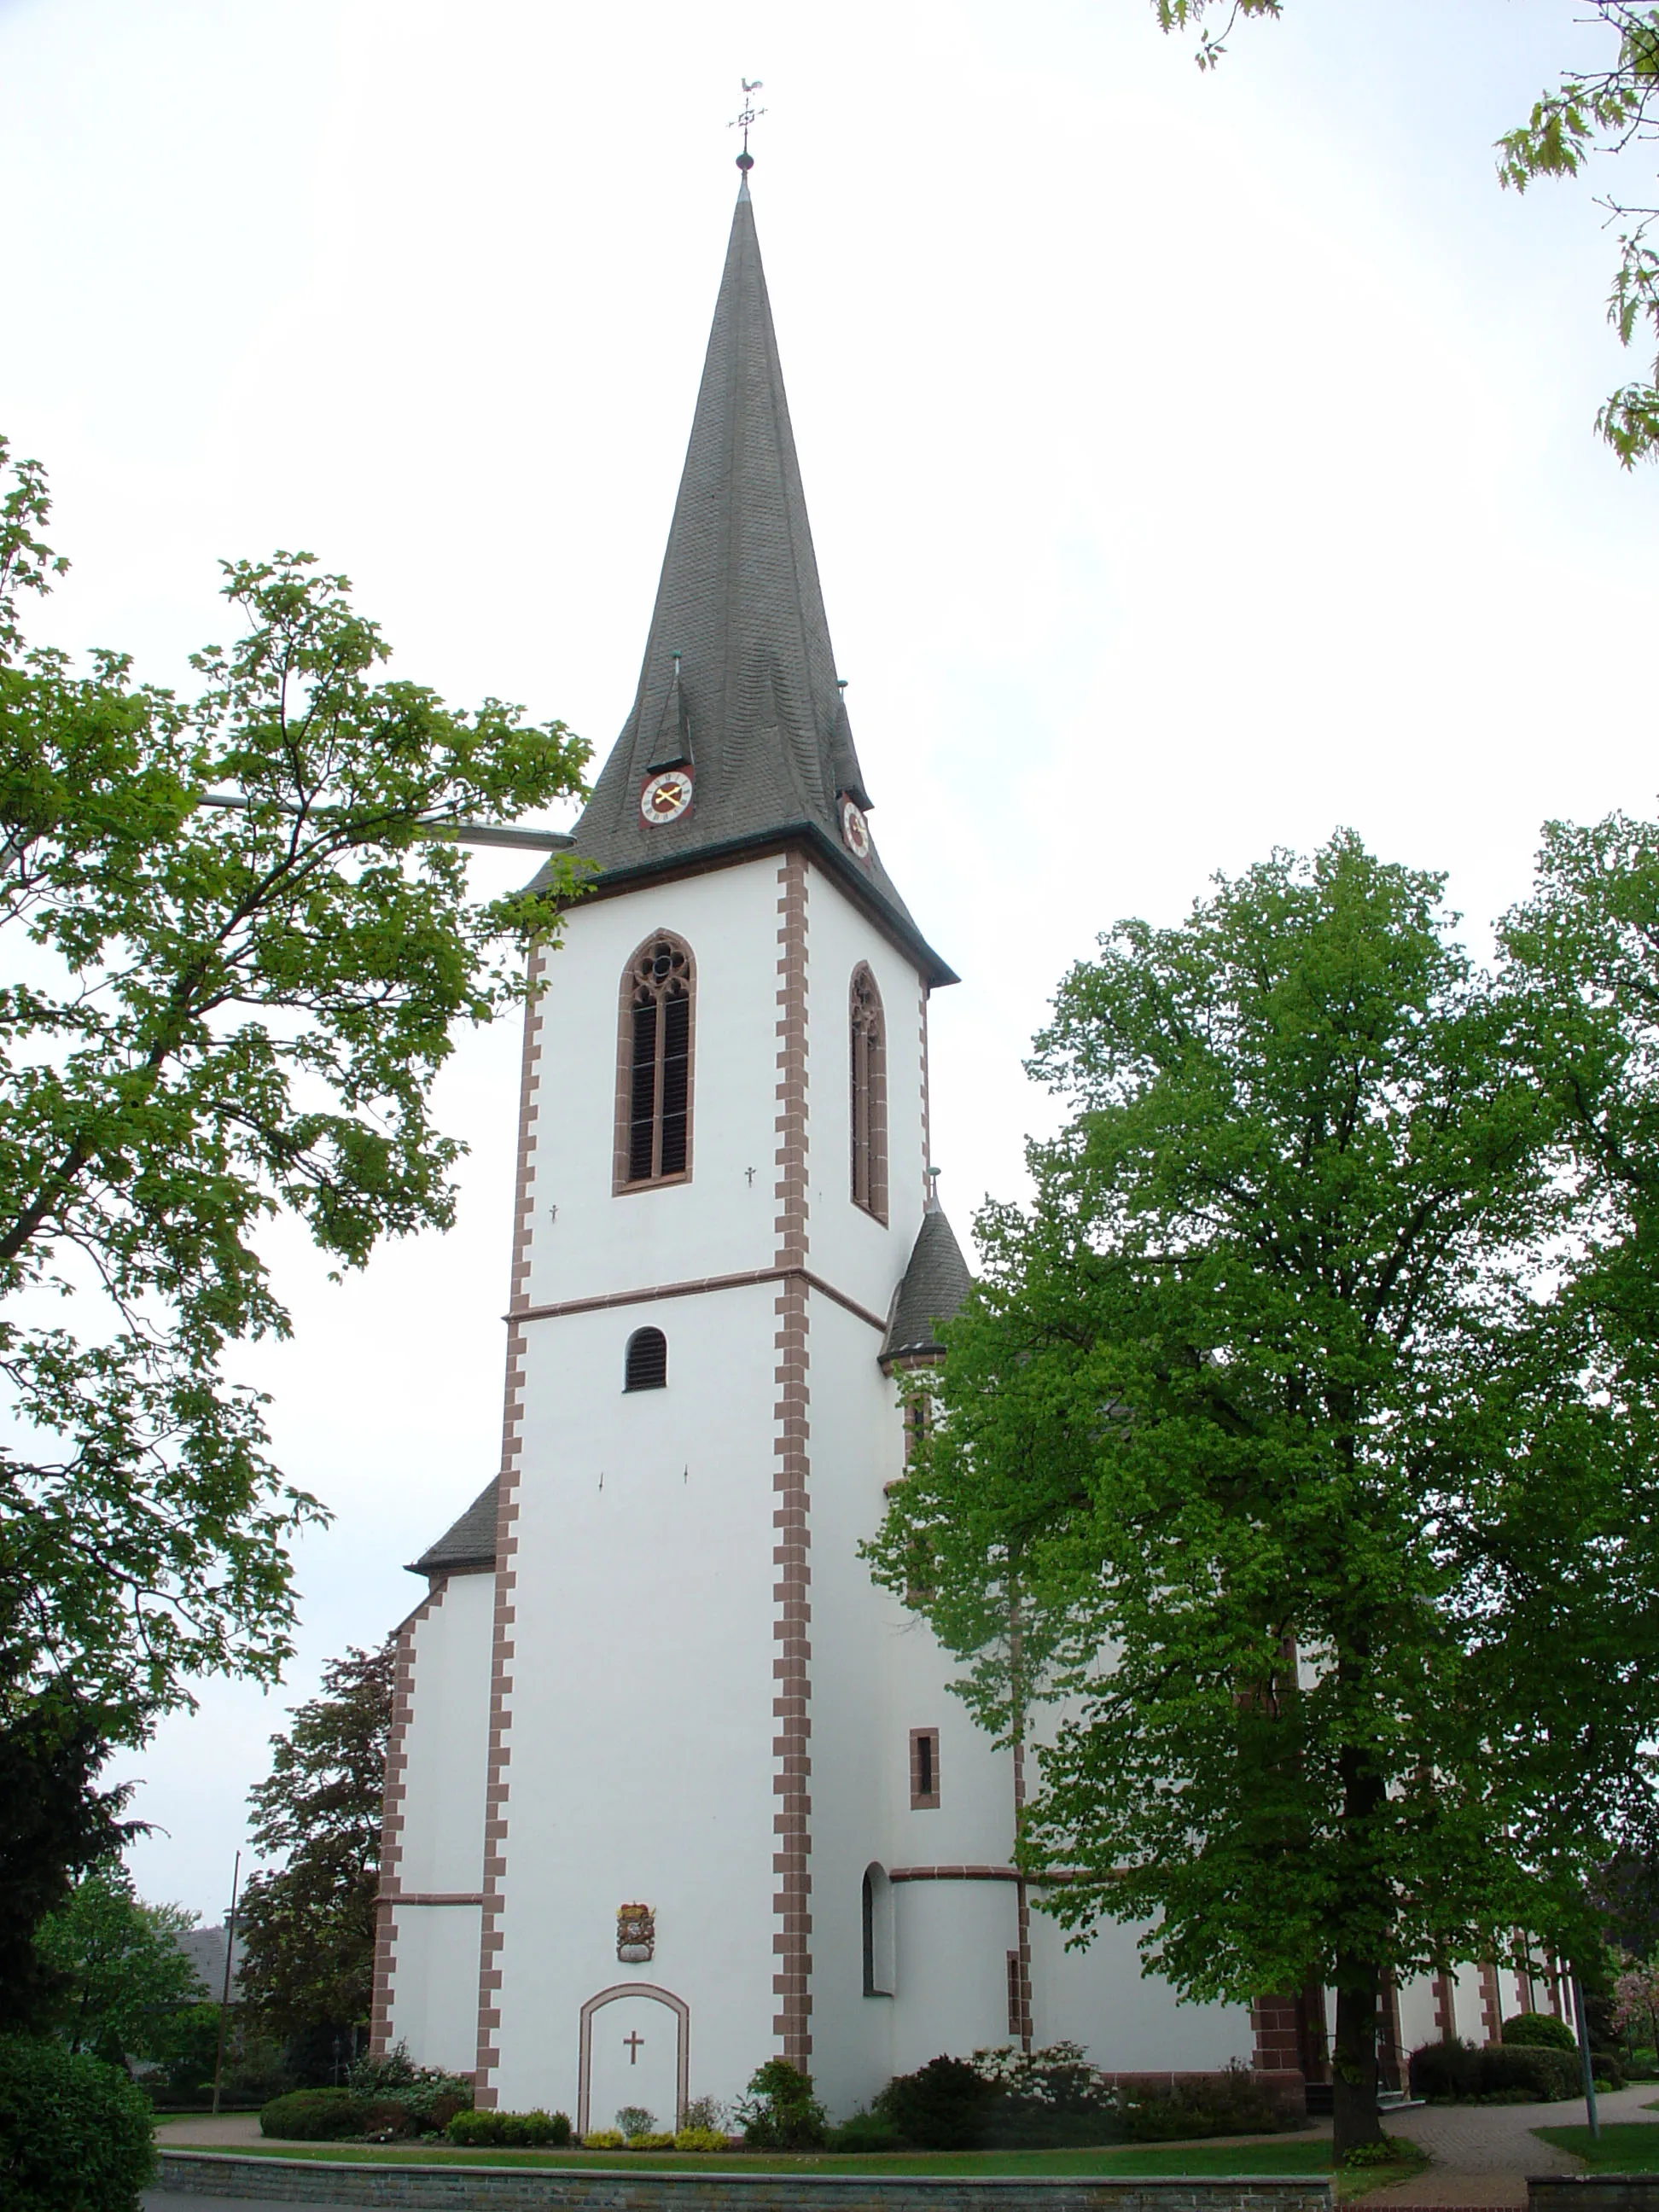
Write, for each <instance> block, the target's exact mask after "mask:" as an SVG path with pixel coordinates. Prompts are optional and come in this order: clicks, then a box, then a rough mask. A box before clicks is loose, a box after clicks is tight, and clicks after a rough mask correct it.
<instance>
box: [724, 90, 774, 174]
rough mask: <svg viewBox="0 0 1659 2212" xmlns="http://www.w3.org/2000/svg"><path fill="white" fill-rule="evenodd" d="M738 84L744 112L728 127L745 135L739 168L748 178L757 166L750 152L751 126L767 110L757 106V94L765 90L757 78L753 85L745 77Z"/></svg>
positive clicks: (733, 119) (729, 129) (734, 117)
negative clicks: (741, 93)
mask: <svg viewBox="0 0 1659 2212" xmlns="http://www.w3.org/2000/svg"><path fill="white" fill-rule="evenodd" d="M738 83H739V84H740V85H741V86H742V87H743V112H742V113H741V114H740V115H734V116H733V117H732V120H731V121H730V123H728V124H727V125H726V129H727V130H728V131H742V133H743V151H742V153H741V154H739V155H738V167H739V168H740V169H741V170H742V171H743V173H744V176H745V177H747V175H748V174H749V172H750V170H751V169H752V168H753V167H754V166H755V157H754V155H752V154H751V153H750V150H749V126H750V124H751V123H758V122H759V120H760V118H761V117H762V116H763V115H764V114H765V112H766V110H765V109H764V108H763V107H757V106H756V105H755V94H757V92H759V91H761V90H763V86H762V84H761V81H760V79H759V78H758V77H757V78H756V79H755V81H754V82H753V83H752V84H751V83H750V81H749V79H748V78H747V77H746V76H744V77H739V78H738Z"/></svg>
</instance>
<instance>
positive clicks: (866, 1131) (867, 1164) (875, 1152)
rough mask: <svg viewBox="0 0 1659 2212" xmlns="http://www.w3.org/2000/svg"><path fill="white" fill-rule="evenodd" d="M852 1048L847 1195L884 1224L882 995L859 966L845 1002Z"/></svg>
mask: <svg viewBox="0 0 1659 2212" xmlns="http://www.w3.org/2000/svg"><path fill="white" fill-rule="evenodd" d="M848 1018H849V1020H848V1025H849V1036H850V1040H851V1046H852V1055H851V1064H850V1071H849V1073H850V1084H849V1092H848V1127H849V1129H850V1133H851V1136H852V1176H851V1190H852V1197H853V1203H854V1206H862V1207H863V1209H864V1211H865V1212H866V1213H869V1214H872V1215H873V1216H874V1217H875V1218H876V1219H877V1220H878V1221H879V1222H880V1223H881V1224H882V1225H883V1226H884V1227H885V1226H886V1223H887V1066H886V1031H885V1028H884V1021H883V1017H882V1010H881V993H880V992H879V991H878V989H877V987H876V979H875V977H874V976H873V975H872V974H871V973H870V970H869V969H868V968H867V967H866V966H865V965H864V963H862V962H860V964H859V965H858V967H856V968H855V969H854V970H853V981H852V988H851V993H850V997H849V1001H848Z"/></svg>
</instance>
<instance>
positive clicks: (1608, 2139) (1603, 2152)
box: [1533, 2106, 1659, 2173]
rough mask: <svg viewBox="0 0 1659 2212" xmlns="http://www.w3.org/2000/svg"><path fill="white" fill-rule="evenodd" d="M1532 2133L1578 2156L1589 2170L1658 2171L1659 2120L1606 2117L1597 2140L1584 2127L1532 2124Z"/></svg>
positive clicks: (1650, 2108) (1606, 2171) (1594, 2171)
mask: <svg viewBox="0 0 1659 2212" xmlns="http://www.w3.org/2000/svg"><path fill="white" fill-rule="evenodd" d="M1654 2109H1656V2108H1655V2107H1653V2106H1650V2107H1649V2110H1650V2111H1652V2110H1654ZM1533 2133H1534V2135H1535V2136H1538V2137H1539V2138H1540V2139H1541V2141H1542V2142H1547V2143H1553V2144H1554V2146H1555V2148H1557V2150H1565V2151H1571V2153H1572V2155H1573V2156H1574V2157H1575V2158H1582V2159H1583V2160H1584V2162H1585V2164H1586V2165H1587V2166H1589V2169H1590V2171H1591V2172H1592V2173H1659V2121H1654V2120H1609V2121H1607V2123H1606V2124H1605V2125H1604V2126H1603V2128H1602V2130H1601V2136H1600V2139H1599V2140H1598V2139H1596V2138H1595V2137H1593V2136H1591V2134H1590V2131H1589V2129H1588V2128H1534V2130H1533Z"/></svg>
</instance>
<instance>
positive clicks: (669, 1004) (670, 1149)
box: [658, 999, 691, 1176]
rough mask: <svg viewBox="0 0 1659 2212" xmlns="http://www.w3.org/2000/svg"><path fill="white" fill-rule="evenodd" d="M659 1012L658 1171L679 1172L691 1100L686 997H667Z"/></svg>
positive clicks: (689, 1018)
mask: <svg viewBox="0 0 1659 2212" xmlns="http://www.w3.org/2000/svg"><path fill="white" fill-rule="evenodd" d="M663 1016H664V1019H663V1054H662V1166H661V1168H660V1169H659V1170H658V1172H659V1174H662V1175H665V1176H670V1175H683V1174H684V1172H685V1122H686V1112H687V1109H688V1108H689V1107H690V1103H691V1001H690V999H670V1000H667V1001H666V1003H665V1006H664V1007H663Z"/></svg>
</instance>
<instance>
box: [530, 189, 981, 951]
mask: <svg viewBox="0 0 1659 2212" xmlns="http://www.w3.org/2000/svg"><path fill="white" fill-rule="evenodd" d="M676 656H678V662H677V659H676ZM680 765H689V766H690V769H691V771H692V779H693V800H692V805H691V806H690V809H689V811H687V812H686V813H684V815H682V816H681V817H680V818H679V819H678V821H676V822H671V823H650V824H647V823H645V822H644V821H642V820H641V816H640V793H641V788H642V787H643V785H644V783H645V781H646V780H647V777H648V776H649V775H652V774H653V773H654V772H655V771H656V770H658V769H664V768H669V767H674V766H680ZM843 794H846V795H848V796H850V797H852V798H853V799H855V800H856V801H857V802H858V804H859V805H860V806H861V807H864V808H867V807H868V805H869V804H870V796H869V793H868V792H867V790H866V787H865V782H864V774H863V770H862V769H861V768H860V765H859V758H858V753H857V750H856V749H855V747H854V743H853V732H852V726H851V724H850V723H849V722H848V718H847V708H846V703H845V701H844V699H843V697H842V693H841V691H840V690H839V688H838V686H837V684H836V658H835V653H834V651H833V650H832V648H831V646H830V643H829V623H828V621H827V620H826V618H825V616H824V611H823V593H822V592H821V591H820V589H819V586H818V570H817V560H816V558H815V557H814V555H813V551H812V532H811V526H810V525H809V524H808V521H807V517H806V498H805V493H804V491H803V490H802V488H801V479H800V467H799V462H798V461H797V459H796V458H795V441H794V435H793V431H792V430H791V428H790V423H789V407H788V402H787V399H786V398H785V397H784V390H783V372H782V368H781V366H780V363H779V360H778V344H777V338H776V335H775V332H774V331H773V328H772V310H771V307H770V305H769V301H768V299H767V295H766V276H765V272H764V270H763V269H762V266H761V257H760V242H759V240H758V239H757V236H756V233H755V211H754V208H753V206H752V204H750V197H749V185H748V180H747V179H746V178H745V179H744V185H743V188H742V190H741V191H739V192H738V204H737V210H736V212H735V214H734V215H733V216H732V236H731V241H730V244H729V245H728V246H727V248H726V270H725V273H724V275H723V276H722V277H721V279H720V295H719V298H718V300H717V301H716V303H715V307H714V326H713V328H712V330H711V331H710V332H709V337H708V356H707V359H706V361H705V362H704V364H703V372H702V386H701V387H700V388H699V390H698V393H697V404H696V414H695V416H693V418H692V423H691V439H690V445H689V446H688V447H687V449H686V456H685V467H684V473H683V474H682V476H681V478H680V488H679V495H678V499H677V500H676V501H675V503H674V519H673V521H672V524H671V526H670V529H669V533H668V550H667V552H666V553H665V556H664V558H663V564H662V576H661V580H660V581H659V584H658V586H657V603H656V607H655V611H653V615H652V617H651V629H650V635H649V637H648V639H647V643H646V648H645V659H644V662H643V664H642V665H641V670H640V682H639V690H638V692H637V694H636V696H635V701H634V707H633V711H632V712H631V713H630V714H629V718H628V720H627V722H626V723H625V724H624V725H623V731H622V734H621V736H620V737H619V738H617V742H616V744H615V745H614V746H613V747H612V748H611V755H610V757H609V759H608V760H607V761H606V762H605V767H604V769H602V770H601V772H600V775H599V781H598V783H597V784H596V785H595V787H594V790H593V796H592V799H590V800H589V801H588V804H587V806H586V811H584V812H583V814H582V817H581V819H580V822H578V823H577V824H576V828H575V831H574V840H573V848H574V853H575V854H577V855H578V856H580V857H582V858H586V860H591V861H593V862H595V863H597V865H598V866H599V870H600V871H601V875H602V884H601V886H600V887H599V888H603V887H608V886H609V885H610V884H618V885H620V884H623V883H625V882H628V881H630V880H632V879H634V878H637V877H639V876H641V875H649V874H653V873H655V872H658V871H659V870H663V869H668V868H671V869H673V870H674V871H675V872H678V871H679V870H681V869H682V868H684V866H687V865H688V863H689V864H690V865H691V866H697V865H699V864H706V863H709V862H713V861H714V860H716V859H720V858H725V857H727V856H736V855H737V854H740V853H741V852H742V851H743V850H744V848H748V847H759V846H763V845H766V844H775V842H777V841H778V839H779V838H780V836H792V837H796V836H798V837H799V838H800V839H802V841H803V842H805V843H806V844H807V845H808V847H809V848H811V851H812V854H813V857H814V858H815V859H816V860H818V861H820V862H821V863H822V864H823V865H824V866H827V867H828V868H829V869H831V870H832V871H834V872H835V873H836V875H837V876H838V878H840V879H841V880H842V882H843V883H845V884H847V886H848V889H849V890H852V891H853V893H854V896H857V897H858V898H860V901H861V902H864V903H866V905H868V906H869V907H871V908H873V909H874V910H875V912H876V913H877V915H878V916H879V917H880V918H882V919H884V921H886V922H887V923H888V925H889V926H890V928H891V929H892V930H893V931H894V933H896V935H897V936H898V938H899V939H900V941H901V942H902V943H903V944H904V945H906V947H907V949H908V950H909V951H911V952H912V953H913V955H914V956H915V958H916V959H917V962H918V963H919V965H920V966H921V969H922V972H923V973H924V975H927V979H928V981H930V982H932V983H953V982H954V981H956V980H957V979H956V977H955V975H953V974H952V973H951V969H949V968H948V967H946V965H945V963H944V962H943V961H942V960H941V959H940V958H939V955H938V953H936V952H935V951H933V949H932V948H931V947H930V946H929V945H927V942H926V940H925V939H923V938H922V937H921V933H920V932H919V931H918V930H917V928H916V925H915V922H914V921H913V920H912V919H911V917H910V914H909V911H908V908H906V906H905V903H904V902H903V900H902V898H901V897H900V896H899V895H898V892H897V890H896V889H895V887H894V884H893V882H892V879H891V878H890V876H889V875H888V873H887V871H886V869H885V868H884V866H883V865H882V861H881V856H880V854H878V853H877V852H876V851H875V849H874V848H873V847H872V849H871V852H870V855H869V857H868V859H867V860H862V861H860V860H857V859H855V858H854V855H853V854H852V853H851V852H849V851H848V848H847V846H846V845H845V843H844V842H843V841H842V830H841V799H842V795H843Z"/></svg>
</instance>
